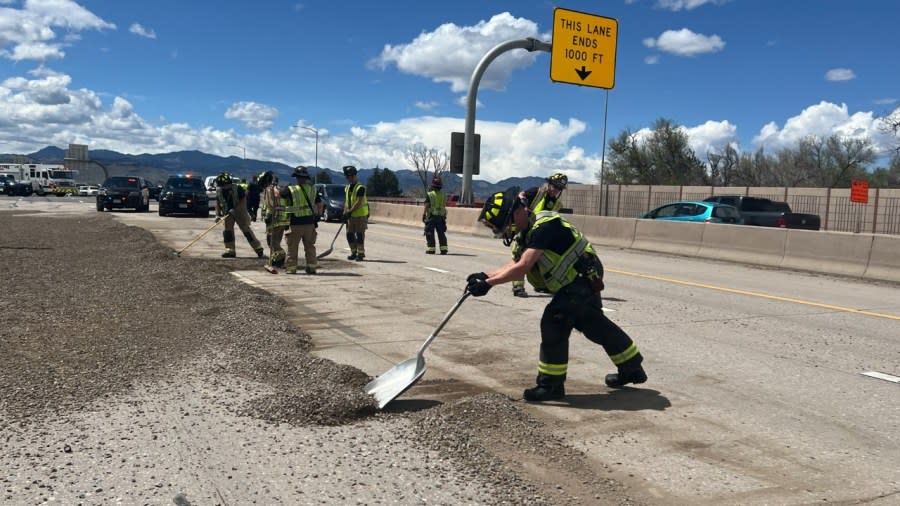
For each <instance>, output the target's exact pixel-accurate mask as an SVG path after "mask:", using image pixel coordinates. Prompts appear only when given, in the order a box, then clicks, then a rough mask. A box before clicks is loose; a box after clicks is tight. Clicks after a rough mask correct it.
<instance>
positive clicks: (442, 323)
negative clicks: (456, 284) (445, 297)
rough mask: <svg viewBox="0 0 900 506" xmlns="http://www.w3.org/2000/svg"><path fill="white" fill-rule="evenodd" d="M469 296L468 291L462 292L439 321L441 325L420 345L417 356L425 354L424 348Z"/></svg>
mask: <svg viewBox="0 0 900 506" xmlns="http://www.w3.org/2000/svg"><path fill="white" fill-rule="evenodd" d="M469 295H471V294H470V293H469V291H468V290H466V291H465V292H463V294H462V297H460V298H459V300H458V301H456V304H454V305H453V307H452V308H450V311H447V314H446V315H445V316H444V319H443V320H441V323H439V324H438V326H437V328H436V329H434V332H432V333H431V335H430V336H428V339H426V340H425V342H424V343H422V346H420V347H419V353H418V355H419V356H421V355H422V353H424V352H425V348H427V347H428V345H429V344H431V341H434V338H436V337H437V335H438V333H439V332H440V331H441V329H443V328H444V325H446V324H447V322H448V321H449V320H450V317H451V316H453V313H455V312H456V310H457V309H459V306H462V303H463V301H464V300H466V297H468V296H469Z"/></svg>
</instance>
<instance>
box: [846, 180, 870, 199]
mask: <svg viewBox="0 0 900 506" xmlns="http://www.w3.org/2000/svg"><path fill="white" fill-rule="evenodd" d="M850 202H856V203H858V204H868V203H869V182H868V181H866V180H865V179H853V180H851V181H850Z"/></svg>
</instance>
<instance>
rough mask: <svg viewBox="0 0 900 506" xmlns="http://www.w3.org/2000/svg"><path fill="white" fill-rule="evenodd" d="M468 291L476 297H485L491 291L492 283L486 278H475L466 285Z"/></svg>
mask: <svg viewBox="0 0 900 506" xmlns="http://www.w3.org/2000/svg"><path fill="white" fill-rule="evenodd" d="M466 291H467V292H469V293H471V294H472V295H473V296H474V297H483V296H485V295H487V293H488V292H489V291H491V285H489V284H488V282H487V280H485V279H473V280H472V281H469V284H467V285H466Z"/></svg>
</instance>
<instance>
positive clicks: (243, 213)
mask: <svg viewBox="0 0 900 506" xmlns="http://www.w3.org/2000/svg"><path fill="white" fill-rule="evenodd" d="M223 217H224V218H225V230H224V231H223V232H222V238H223V239H224V240H225V253H222V258H234V257H236V256H237V253H236V252H235V243H234V224H235V223H237V225H238V227H239V228H240V229H241V232H243V233H244V237H245V238H246V239H247V242H249V243H250V247H251V248H253V251H255V252H256V256H258V257H260V258H262V257H263V254H264V253H265V250H264V249H263V247H262V244H260V243H259V239H257V238H256V235H255V234H254V233H253V229H251V228H250V214H248V213H247V192H246V191H244V189H243V188H241V187H240V186H238V185H236V184H234V179H233V178H232V177H231V174H229V173H227V172H223V173H221V174H219V175H218V176H217V177H216V221H219V220H221V219H222V218H223Z"/></svg>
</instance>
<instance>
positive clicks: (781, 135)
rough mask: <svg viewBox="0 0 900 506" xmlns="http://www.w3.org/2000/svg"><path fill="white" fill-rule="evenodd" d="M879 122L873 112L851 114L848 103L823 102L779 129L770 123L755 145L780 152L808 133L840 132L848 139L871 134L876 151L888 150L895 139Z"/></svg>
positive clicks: (823, 134)
mask: <svg viewBox="0 0 900 506" xmlns="http://www.w3.org/2000/svg"><path fill="white" fill-rule="evenodd" d="M880 124H881V123H880V121H879V120H878V119H877V118H876V117H875V115H874V114H873V113H872V112H871V111H860V112H856V113H853V114H850V112H849V110H848V109H847V104H841V105H836V104H832V103H830V102H825V101H822V102H819V103H818V104H816V105H812V106H809V107H807V108H806V109H804V110H803V111H801V112H800V114H798V115H797V116H793V117H791V118H788V120H787V121H786V122H785V124H784V127H783V128H779V127H778V125H777V124H776V123H775V122H774V121H773V122H770V123H768V124H767V125H765V126H764V127H763V128H762V129H761V130H760V132H759V134H758V135H757V136H756V137H754V138H753V144H754V145H755V146H756V147H764V148H765V149H766V151H777V150H779V149H782V148H785V147H793V146H795V145H796V144H797V142H798V141H800V139H803V138H804V137H806V136H809V135H814V136H817V137H829V136H831V135H839V136H841V137H849V138H863V137H869V138H870V139H871V140H872V142H873V144H874V145H875V148H876V150H878V151H879V152H886V151H887V150H888V149H890V147H891V146H893V145H894V143H896V139H895V138H892V137H891V136H890V135H889V134H887V133H885V132H884V131H883V130H882V129H881V128H879V126H880Z"/></svg>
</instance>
